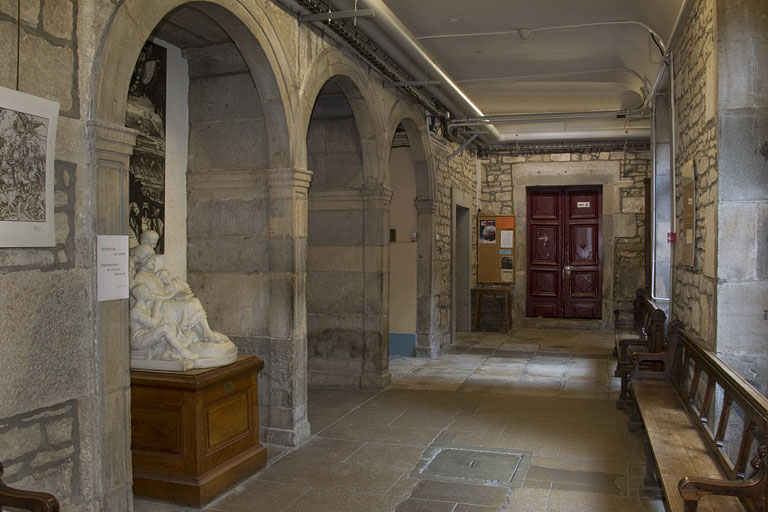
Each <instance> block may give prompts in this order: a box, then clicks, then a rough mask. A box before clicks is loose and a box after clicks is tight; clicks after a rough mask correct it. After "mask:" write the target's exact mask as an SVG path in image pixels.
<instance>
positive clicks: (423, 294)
mask: <svg viewBox="0 0 768 512" xmlns="http://www.w3.org/2000/svg"><path fill="white" fill-rule="evenodd" d="M389 126H390V132H389V133H390V134H391V135H392V136H394V134H395V131H396V130H397V128H398V126H402V127H403V128H404V129H405V133H406V137H407V139H408V144H409V146H410V154H411V159H412V164H413V169H414V174H415V179H416V200H415V205H414V206H415V208H416V234H417V236H416V335H417V340H416V347H415V350H414V354H415V355H417V356H420V357H431V356H432V355H433V354H436V353H437V351H438V350H439V347H433V339H432V338H433V336H432V334H433V331H434V329H433V328H434V312H435V304H436V300H437V297H436V292H435V289H434V283H433V279H432V276H433V271H434V257H433V254H432V251H433V244H432V240H433V238H434V227H435V214H436V209H437V208H436V204H437V203H436V198H435V193H436V188H437V184H436V181H435V172H434V168H433V161H432V159H431V158H430V153H429V147H430V146H429V132H428V129H427V126H426V123H425V122H424V120H423V119H422V118H421V117H420V116H419V114H418V113H416V112H412V111H409V110H408V109H406V108H404V107H403V104H402V103H398V104H397V105H396V106H395V108H394V109H393V111H392V113H391V114H390V122H389ZM390 261H391V260H390Z"/></svg>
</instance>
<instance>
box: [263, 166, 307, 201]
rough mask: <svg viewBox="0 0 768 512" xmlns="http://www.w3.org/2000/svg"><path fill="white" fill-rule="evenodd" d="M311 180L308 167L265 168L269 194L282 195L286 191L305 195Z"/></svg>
mask: <svg viewBox="0 0 768 512" xmlns="http://www.w3.org/2000/svg"><path fill="white" fill-rule="evenodd" d="M311 182H312V171H310V170H308V169H292V168H274V169H268V170H267V183H268V184H269V188H270V190H271V191H272V192H271V195H273V196H274V195H275V192H277V195H283V194H284V193H285V192H286V191H288V192H290V193H291V195H293V194H297V195H302V196H306V194H307V191H308V190H309V185H310V183H311Z"/></svg>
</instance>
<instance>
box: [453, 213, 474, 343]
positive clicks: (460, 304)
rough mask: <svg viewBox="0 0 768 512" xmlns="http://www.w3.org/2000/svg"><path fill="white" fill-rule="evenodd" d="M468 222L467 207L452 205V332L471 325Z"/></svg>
mask: <svg viewBox="0 0 768 512" xmlns="http://www.w3.org/2000/svg"><path fill="white" fill-rule="evenodd" d="M470 224H471V215H470V211H469V208H468V207H466V206H462V205H459V204H455V205H454V223H453V228H454V229H453V236H452V237H451V239H452V241H453V244H452V246H453V251H452V253H453V254H452V258H451V261H452V262H453V265H452V266H453V280H452V282H453V322H452V324H453V325H452V327H453V329H452V330H453V334H454V338H455V333H457V332H469V331H470V330H471V326H472V308H471V302H472V301H471V291H470V272H471V270H470V247H471V244H470Z"/></svg>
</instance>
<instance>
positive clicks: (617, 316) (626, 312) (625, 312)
mask: <svg viewBox="0 0 768 512" xmlns="http://www.w3.org/2000/svg"><path fill="white" fill-rule="evenodd" d="M634 315H635V311H634V310H633V309H614V310H613V324H614V325H634V323H635V316H634ZM622 316H624V317H626V316H628V317H629V318H630V319H629V320H622Z"/></svg>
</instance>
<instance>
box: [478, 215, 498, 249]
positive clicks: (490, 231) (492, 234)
mask: <svg viewBox="0 0 768 512" xmlns="http://www.w3.org/2000/svg"><path fill="white" fill-rule="evenodd" d="M478 242H479V243H481V244H495V243H496V220H495V219H491V220H481V221H480V239H479V240H478Z"/></svg>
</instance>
